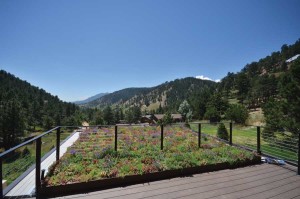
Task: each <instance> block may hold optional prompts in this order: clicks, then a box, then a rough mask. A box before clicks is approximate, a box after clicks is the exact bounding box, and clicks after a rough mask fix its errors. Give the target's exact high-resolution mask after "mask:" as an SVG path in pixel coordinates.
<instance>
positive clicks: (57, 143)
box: [56, 127, 60, 162]
mask: <svg viewBox="0 0 300 199" xmlns="http://www.w3.org/2000/svg"><path fill="white" fill-rule="evenodd" d="M59 150H60V127H59V128H58V129H56V161H57V162H58V161H59Z"/></svg>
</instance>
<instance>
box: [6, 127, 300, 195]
mask: <svg viewBox="0 0 300 199" xmlns="http://www.w3.org/2000/svg"><path fill="white" fill-rule="evenodd" d="M218 124H220V123H202V122H192V123H190V125H192V126H191V127H192V129H193V130H194V132H195V133H196V135H197V137H198V139H197V142H198V147H199V148H200V147H201V140H202V139H204V137H206V136H211V137H216V131H217V130H216V129H214V128H217V125H218ZM225 124H226V125H227V129H229V139H228V141H226V140H222V141H224V142H226V143H228V144H229V145H233V146H238V147H242V148H245V149H247V150H251V151H256V152H257V153H258V154H262V155H266V156H269V157H274V158H285V157H286V156H285V154H284V153H285V152H287V151H292V152H293V154H294V155H296V158H290V159H289V158H286V162H288V163H290V164H292V165H295V166H297V167H298V174H300V163H299V162H300V161H299V159H300V157H299V155H300V134H299V136H298V140H296V141H295V140H292V139H291V140H289V139H286V140H284V141H282V140H279V139H278V140H276V136H275V137H274V136H266V135H262V132H261V128H262V127H260V126H248V127H249V128H250V127H251V131H250V130H247V133H248V134H252V135H251V139H252V141H251V142H250V141H249V140H248V141H246V142H242V141H241V140H242V139H241V140H240V141H239V140H238V139H237V138H238V136H237V135H236V134H235V131H236V130H237V129H235V128H234V124H233V123H231V122H227V123H225ZM177 125H178V124H177ZM179 125H184V124H182V123H181V124H179ZM209 125H211V126H213V128H211V129H210V132H209V129H208V128H207V127H208V126H209ZM123 126H140V125H120V126H118V125H106V126H105V125H94V126H57V127H55V128H53V129H51V130H49V131H46V132H44V133H42V134H41V135H38V136H36V137H34V138H32V139H30V140H28V141H26V142H23V143H21V144H19V145H18V146H15V147H13V148H11V149H9V150H7V151H5V152H3V153H1V154H0V179H1V182H2V180H3V160H4V158H5V157H7V156H9V154H12V153H13V152H14V151H15V150H17V149H19V148H21V147H24V146H26V145H28V144H32V143H35V169H36V170H35V171H36V172H35V187H36V197H37V198H38V197H39V194H40V190H41V158H42V153H41V149H42V138H43V137H45V136H46V135H48V134H51V133H53V132H56V147H55V148H56V161H59V158H60V146H61V129H62V128H86V129H87V128H92V127H95V128H102V127H114V136H113V137H114V142H113V143H114V150H115V151H117V150H118V134H119V133H118V127H123ZM159 127H160V149H161V150H163V149H164V126H163V125H160V126H159ZM237 127H238V126H237ZM254 129H255V130H254ZM213 132H215V133H213ZM245 135H246V134H245ZM248 136H249V135H248ZM255 138H256V139H255ZM249 139H250V138H249ZM272 144H273V145H272ZM280 147H281V148H282V150H283V152H282V151H276V150H277V149H280ZM274 151H275V152H274ZM4 195H5V193H4V190H3V186H1V188H0V199H2V198H4Z"/></svg>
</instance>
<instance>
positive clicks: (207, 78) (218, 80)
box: [196, 75, 221, 82]
mask: <svg viewBox="0 0 300 199" xmlns="http://www.w3.org/2000/svg"><path fill="white" fill-rule="evenodd" d="M196 78H197V79H202V80H210V81H214V82H220V81H221V80H220V79H216V80H213V79H211V78H209V77H205V76H204V75H197V76H196Z"/></svg>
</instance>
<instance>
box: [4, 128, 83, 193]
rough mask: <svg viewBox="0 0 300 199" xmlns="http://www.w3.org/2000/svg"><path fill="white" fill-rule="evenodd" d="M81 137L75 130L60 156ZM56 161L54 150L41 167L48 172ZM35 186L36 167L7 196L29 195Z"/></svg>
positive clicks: (62, 148) (61, 150) (61, 149)
mask: <svg viewBox="0 0 300 199" xmlns="http://www.w3.org/2000/svg"><path fill="white" fill-rule="evenodd" d="M78 137H79V132H75V133H74V134H73V135H72V136H71V137H69V139H68V140H66V141H65V142H64V143H63V144H62V145H61V147H60V157H61V156H63V154H64V153H65V152H66V151H67V148H68V147H69V146H71V145H72V144H73V143H74V142H75V141H76V140H77V139H78ZM55 161H56V150H55V151H53V153H51V154H50V155H49V156H48V157H47V158H46V159H45V160H44V161H43V162H42V163H41V169H45V170H46V173H47V172H48V168H49V166H50V165H51V164H53V163H54V162H55ZM34 188H35V169H34V170H32V171H31V172H30V173H29V174H28V175H27V176H26V177H25V178H24V179H22V180H21V181H20V182H19V183H18V184H17V185H16V186H15V187H14V188H13V189H11V190H10V191H9V192H8V193H7V194H6V196H9V197H10V196H29V195H31V193H32V191H33V190H34Z"/></svg>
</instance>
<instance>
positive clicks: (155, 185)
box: [60, 164, 300, 199]
mask: <svg viewBox="0 0 300 199" xmlns="http://www.w3.org/2000/svg"><path fill="white" fill-rule="evenodd" d="M60 198H64V199H71V198H74V199H98V198H99V199H100V198H102V199H104V198H105V199H120V198H126V199H142V198H161V199H166V198H168V199H175V198H176V199H177V198H178V199H179V198H184V199H187V198H188V199H193V198H195V199H207V198H214V199H221V198H222V199H224V198H226V199H227V198H230V199H231V198H245V199H250V198H253V199H261V198H262V199H264V198H275V199H279V198H284V199H292V198H300V176H299V175H297V174H296V173H295V172H294V171H293V170H290V169H287V168H283V167H280V166H276V165H271V164H261V165H256V166H250V167H244V168H239V169H233V170H222V171H217V172H210V173H203V174H196V175H193V176H190V177H181V178H173V179H169V180H161V181H155V182H150V183H144V184H137V185H132V186H127V187H118V188H114V189H108V190H103V191H96V192H90V193H86V194H77V195H71V196H65V197H60Z"/></svg>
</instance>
